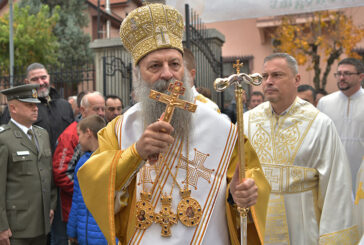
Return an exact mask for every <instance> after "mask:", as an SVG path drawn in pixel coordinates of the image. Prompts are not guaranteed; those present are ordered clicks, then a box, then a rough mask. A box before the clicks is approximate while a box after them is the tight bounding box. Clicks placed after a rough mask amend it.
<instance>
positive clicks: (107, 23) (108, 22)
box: [105, 0, 111, 38]
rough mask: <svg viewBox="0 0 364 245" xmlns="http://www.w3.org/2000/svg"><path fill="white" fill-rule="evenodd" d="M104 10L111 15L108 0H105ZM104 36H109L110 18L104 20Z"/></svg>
mask: <svg viewBox="0 0 364 245" xmlns="http://www.w3.org/2000/svg"><path fill="white" fill-rule="evenodd" d="M105 11H106V13H108V14H109V15H111V9H110V0H106V6H105ZM106 38H110V19H109V18H108V19H107V20H106Z"/></svg>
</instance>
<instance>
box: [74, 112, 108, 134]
mask: <svg viewBox="0 0 364 245" xmlns="http://www.w3.org/2000/svg"><path fill="white" fill-rule="evenodd" d="M77 126H78V128H79V130H81V131H82V132H85V131H86V130H87V129H90V130H91V132H92V134H93V135H94V136H95V138H96V139H97V132H99V130H100V129H102V128H104V127H105V126H106V122H105V120H104V119H103V118H102V117H100V116H98V115H91V116H88V117H85V118H83V119H82V120H81V121H80V122H79V123H78V124H77Z"/></svg>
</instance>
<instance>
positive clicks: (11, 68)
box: [9, 0, 14, 87]
mask: <svg viewBox="0 0 364 245" xmlns="http://www.w3.org/2000/svg"><path fill="white" fill-rule="evenodd" d="M9 13H10V14H9V29H10V30H9V56H10V87H13V85H14V39H13V0H9Z"/></svg>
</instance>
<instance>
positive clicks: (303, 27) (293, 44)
mask: <svg viewBox="0 0 364 245" xmlns="http://www.w3.org/2000/svg"><path fill="white" fill-rule="evenodd" d="M281 21H282V24H281V25H280V26H279V27H278V28H277V29H276V31H275V32H274V34H273V35H272V38H273V40H274V41H273V46H274V49H275V51H277V52H286V53H289V54H291V55H292V56H294V57H295V58H296V60H297V62H298V64H299V65H306V66H307V69H308V70H310V69H313V70H314V81H313V82H314V86H315V89H317V90H319V89H320V90H325V87H326V83H327V76H328V75H329V73H330V70H331V66H332V64H333V63H334V61H335V60H337V59H339V58H340V56H341V54H344V53H345V54H346V55H347V56H350V57H354V58H360V56H359V55H358V54H357V53H355V51H354V48H355V46H356V44H357V43H359V42H360V41H361V40H362V39H363V38H364V28H362V27H358V26H355V25H354V24H353V21H352V18H351V17H348V16H346V15H344V13H342V12H340V11H335V12H333V11H320V12H315V13H310V14H305V15H304V16H302V15H300V16H298V15H292V16H284V17H282V18H281ZM321 63H325V66H320V65H321ZM320 67H324V70H323V72H322V71H321V68H320Z"/></svg>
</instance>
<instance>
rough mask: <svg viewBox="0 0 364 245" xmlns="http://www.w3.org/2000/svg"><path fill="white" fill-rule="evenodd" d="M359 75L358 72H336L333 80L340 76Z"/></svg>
mask: <svg viewBox="0 0 364 245" xmlns="http://www.w3.org/2000/svg"><path fill="white" fill-rule="evenodd" d="M359 74H360V73H359V72H349V71H344V72H336V73H334V76H335V78H339V77H341V76H344V77H349V76H351V75H359Z"/></svg>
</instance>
